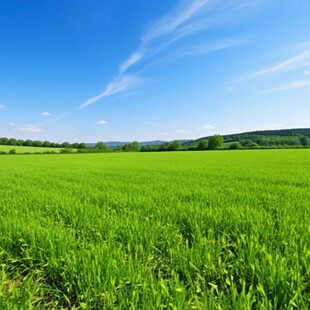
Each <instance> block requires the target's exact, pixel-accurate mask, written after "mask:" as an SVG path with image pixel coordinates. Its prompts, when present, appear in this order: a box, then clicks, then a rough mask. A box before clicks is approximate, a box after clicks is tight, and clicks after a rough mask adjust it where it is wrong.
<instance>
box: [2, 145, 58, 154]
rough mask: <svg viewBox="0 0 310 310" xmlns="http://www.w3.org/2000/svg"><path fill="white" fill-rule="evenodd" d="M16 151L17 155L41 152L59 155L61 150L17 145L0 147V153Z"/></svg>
mask: <svg viewBox="0 0 310 310" xmlns="http://www.w3.org/2000/svg"><path fill="white" fill-rule="evenodd" d="M12 149H14V150H16V153H17V154H20V153H35V152H39V153H43V152H55V153H59V152H60V150H61V148H57V147H34V146H17V145H0V152H6V153H9V152H10V150H12Z"/></svg>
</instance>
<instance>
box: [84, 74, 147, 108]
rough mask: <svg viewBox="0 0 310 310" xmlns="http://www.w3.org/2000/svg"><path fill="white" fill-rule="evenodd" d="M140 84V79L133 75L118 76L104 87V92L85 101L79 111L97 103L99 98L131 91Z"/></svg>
mask: <svg viewBox="0 0 310 310" xmlns="http://www.w3.org/2000/svg"><path fill="white" fill-rule="evenodd" d="M141 82H142V81H141V79H139V78H138V77H137V76H135V75H121V76H118V77H117V78H116V79H115V80H114V81H113V82H111V83H109V84H108V85H107V86H106V89H105V90H104V92H102V93H101V94H99V95H97V96H95V97H93V98H90V99H88V100H87V101H85V102H84V103H83V104H82V105H81V106H80V107H79V109H83V108H85V107H87V106H88V105H90V104H92V103H94V102H96V101H98V100H99V99H101V98H104V97H108V96H111V95H114V94H117V93H120V92H123V91H125V90H128V89H133V88H135V87H137V86H138V85H139V84H140V83H141Z"/></svg>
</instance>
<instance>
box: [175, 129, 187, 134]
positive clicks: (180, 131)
mask: <svg viewBox="0 0 310 310" xmlns="http://www.w3.org/2000/svg"><path fill="white" fill-rule="evenodd" d="M175 132H176V133H179V134H181V135H185V134H186V131H185V130H183V129H178V130H176V131H175Z"/></svg>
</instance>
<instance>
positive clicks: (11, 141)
mask: <svg viewBox="0 0 310 310" xmlns="http://www.w3.org/2000/svg"><path fill="white" fill-rule="evenodd" d="M7 144H8V145H16V144H17V140H16V139H14V138H11V139H10V140H9V141H8V143H7Z"/></svg>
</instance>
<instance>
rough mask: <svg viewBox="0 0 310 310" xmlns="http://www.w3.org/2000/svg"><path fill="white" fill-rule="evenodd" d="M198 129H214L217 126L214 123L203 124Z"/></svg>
mask: <svg viewBox="0 0 310 310" xmlns="http://www.w3.org/2000/svg"><path fill="white" fill-rule="evenodd" d="M198 129H200V130H212V129H215V127H214V126H213V125H203V126H201V127H199V128H198Z"/></svg>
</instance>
